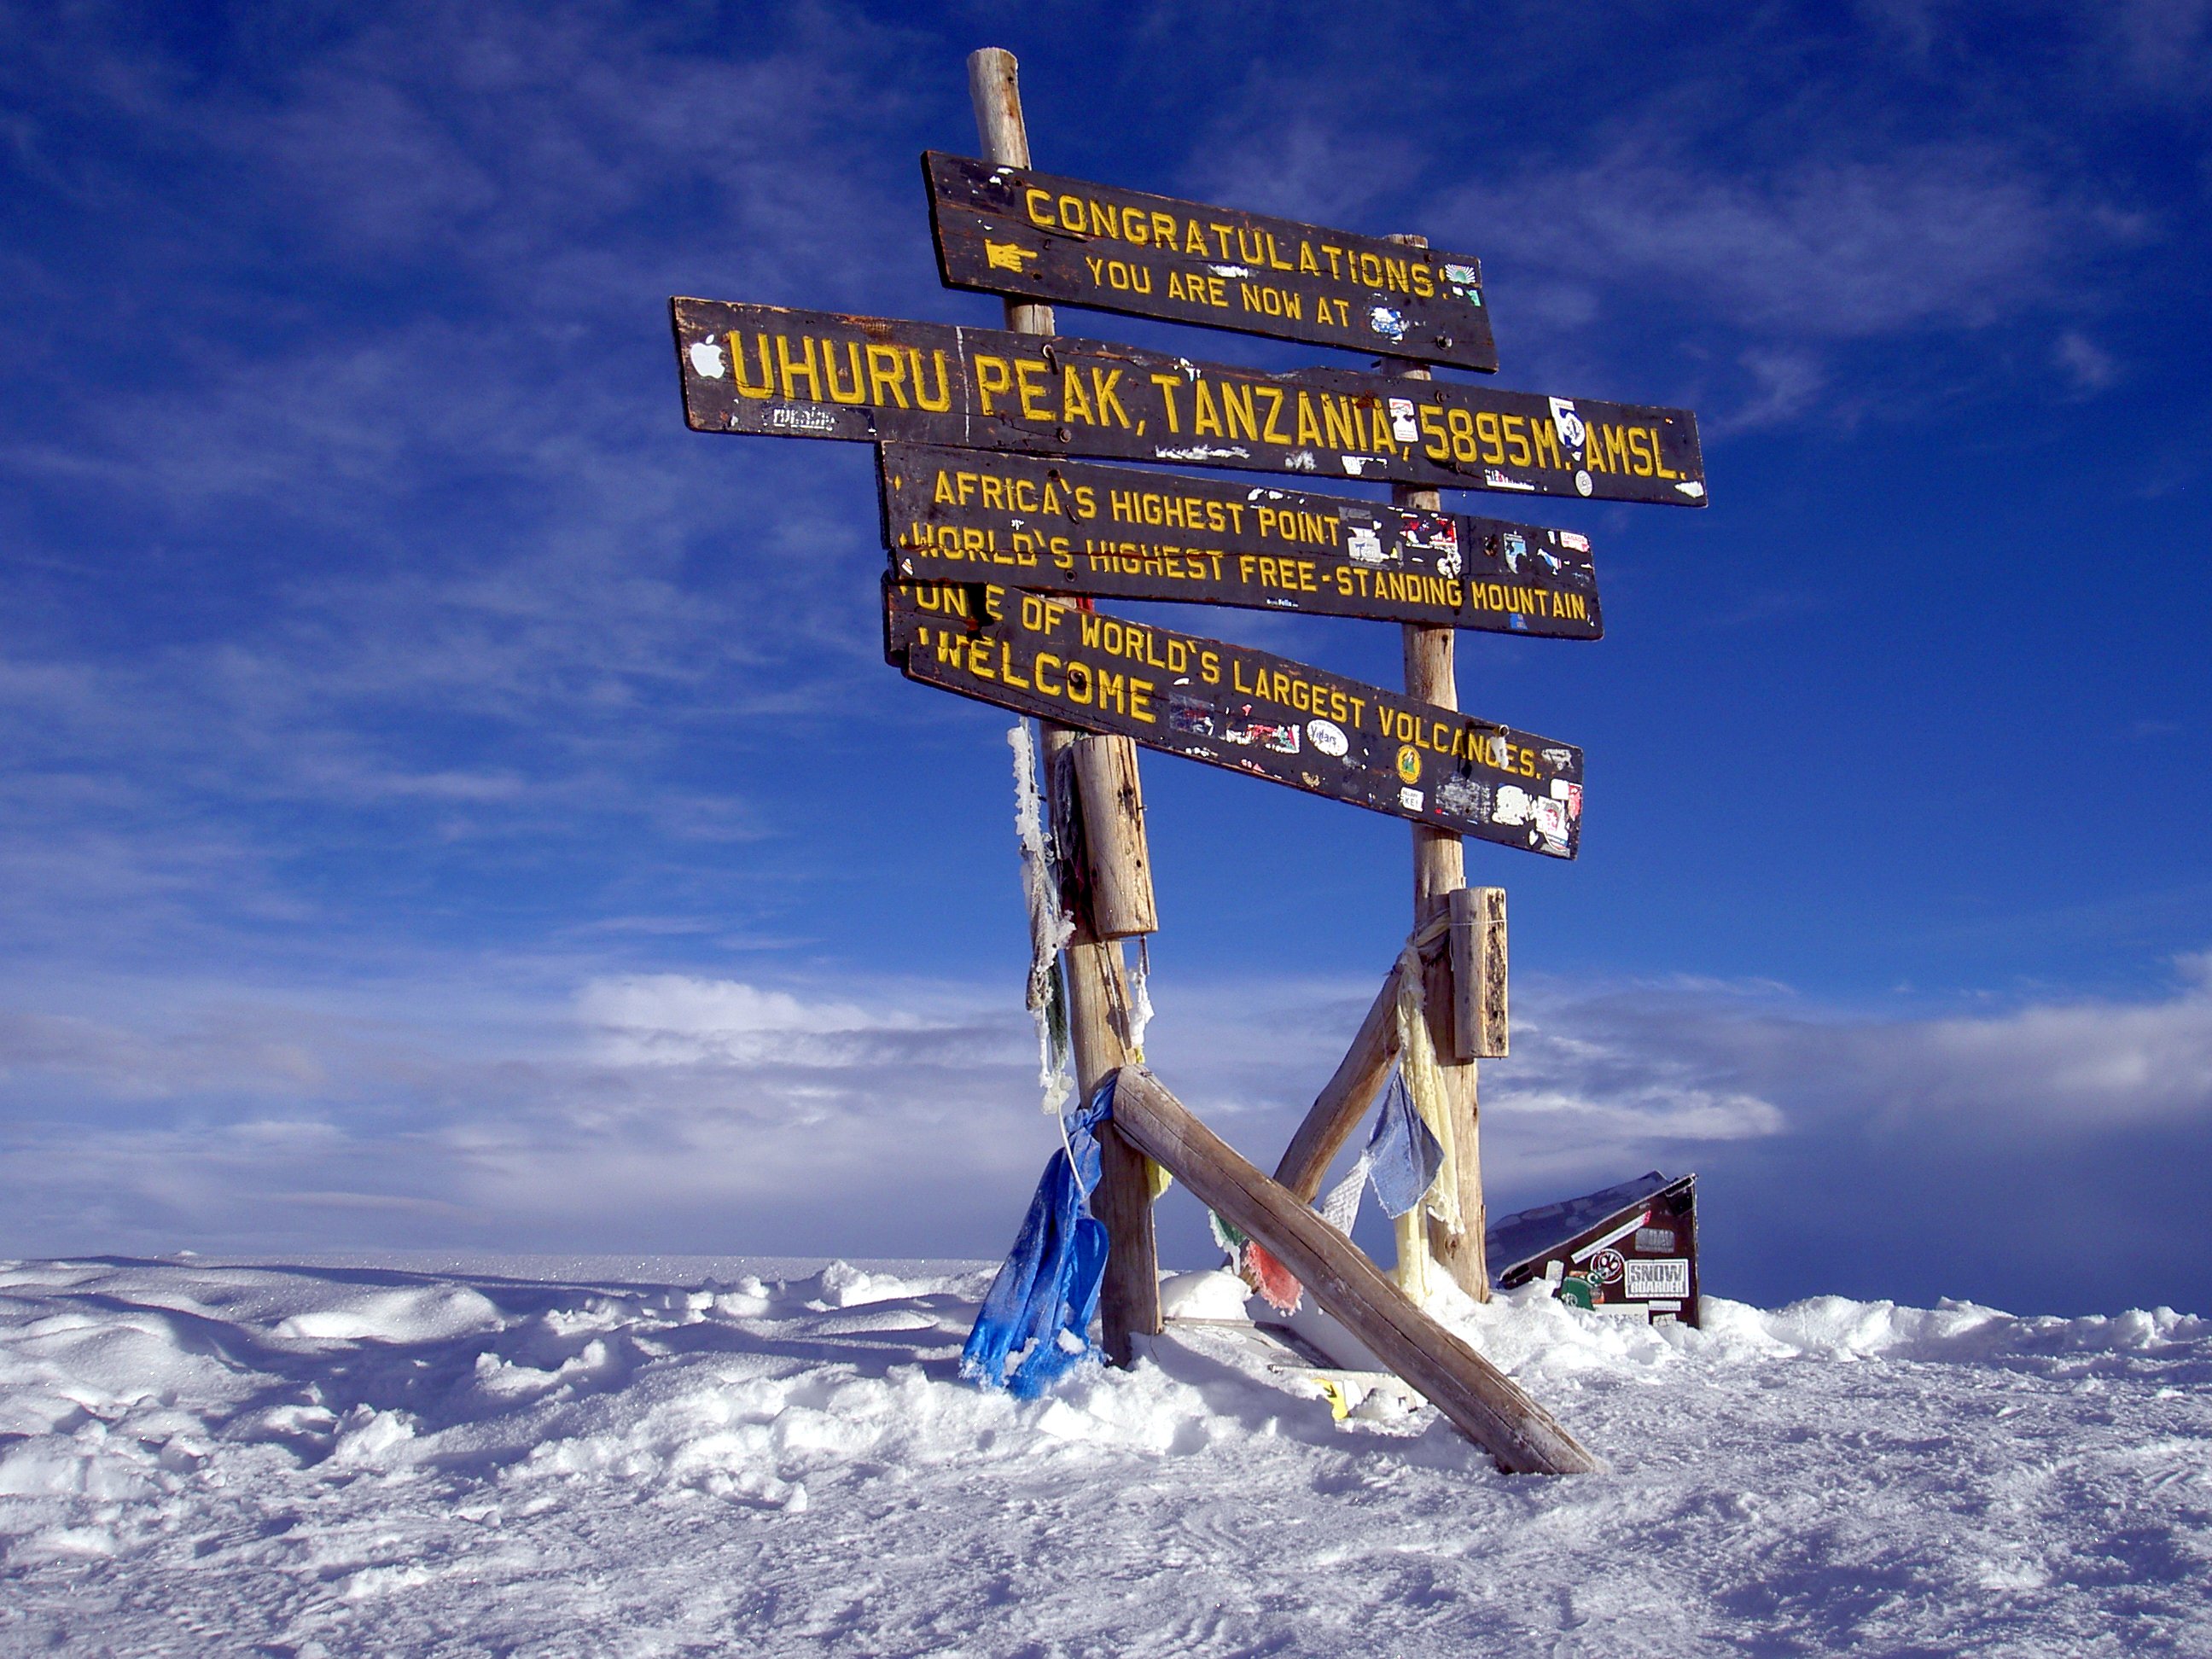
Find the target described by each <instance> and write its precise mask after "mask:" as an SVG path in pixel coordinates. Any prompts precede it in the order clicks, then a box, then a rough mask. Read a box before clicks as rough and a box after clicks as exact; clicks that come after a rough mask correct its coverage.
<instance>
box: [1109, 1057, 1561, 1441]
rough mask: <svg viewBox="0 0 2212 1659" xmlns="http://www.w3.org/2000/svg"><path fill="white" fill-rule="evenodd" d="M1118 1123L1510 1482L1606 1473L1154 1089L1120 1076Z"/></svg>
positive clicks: (1154, 1084)
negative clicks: (1261, 1250) (1414, 1390)
mask: <svg viewBox="0 0 2212 1659" xmlns="http://www.w3.org/2000/svg"><path fill="white" fill-rule="evenodd" d="M1114 1121H1115V1124H1116V1125H1117V1126H1118V1127H1120V1130H1121V1134H1122V1135H1123V1136H1124V1137H1125V1138H1126V1139H1128V1140H1129V1141H1131V1142H1132V1143H1133V1144H1134V1145H1135V1146H1138V1147H1139V1149H1140V1150H1142V1151H1143V1152H1146V1154H1147V1155H1148V1156H1150V1157H1152V1158H1156V1159H1158V1161H1159V1163H1160V1164H1162V1165H1164V1167H1165V1168H1166V1169H1167V1170H1168V1172H1169V1173H1170V1174H1171V1175H1173V1176H1175V1177H1176V1180H1178V1181H1180V1182H1182V1183H1183V1185H1184V1186H1186V1187H1188V1188H1189V1189H1190V1190H1191V1192H1192V1194H1194V1195H1195V1196H1196V1197H1197V1199H1198V1200H1199V1201H1200V1203H1202V1204H1205V1205H1207V1206H1211V1207H1212V1210H1213V1212H1214V1213H1215V1214H1217V1215H1218V1216H1220V1217H1221V1218H1223V1219H1224V1220H1225V1221H1227V1222H1229V1223H1230V1224H1231V1225H1233V1226H1235V1227H1237V1228H1239V1229H1241V1230H1242V1231H1243V1232H1245V1233H1246V1234H1248V1235H1249V1237H1253V1238H1255V1239H1257V1240H1258V1241H1259V1242H1260V1243H1261V1245H1262V1246H1264V1247H1265V1248H1266V1249H1267V1250H1268V1251H1269V1252H1270V1253H1271V1254H1272V1255H1274V1257H1275V1258H1276V1259H1277V1260H1278V1261H1281V1262H1282V1264H1283V1265H1284V1266H1285V1267H1288V1268H1289V1269H1290V1270H1291V1272H1292V1273H1295V1274H1296V1275H1297V1278H1298V1281H1299V1283H1301V1284H1302V1285H1304V1286H1305V1287H1306V1289H1307V1291H1310V1293H1311V1294H1312V1296H1313V1298H1314V1300H1315V1301H1316V1302H1318V1303H1319V1304H1321V1305H1322V1307H1323V1308H1325V1309H1327V1310H1328V1312H1329V1313H1331V1314H1332V1315H1334V1316H1335V1317H1336V1319H1337V1320H1338V1321H1339V1322H1340V1323H1342V1325H1343V1326H1344V1328H1346V1330H1348V1331H1350V1332H1351V1333H1352V1334H1353V1335H1354V1336H1356V1337H1358V1339H1359V1340H1360V1341H1362V1342H1364V1343H1365V1344H1366V1345H1367V1346H1368V1348H1369V1349H1370V1351H1371V1352H1373V1353H1374V1354H1375V1356H1376V1358H1379V1359H1381V1360H1382V1361H1383V1364H1386V1365H1388V1366H1389V1368H1390V1369H1391V1370H1393V1371H1395V1372H1396V1373H1397V1374H1398V1375H1399V1376H1402V1377H1403V1378H1405V1379H1406V1381H1407V1382H1408V1383H1412V1384H1413V1387H1415V1388H1417V1389H1419V1390H1420V1391H1421V1393H1422V1394H1423V1395H1425V1396H1426V1397H1427V1398H1428V1399H1429V1401H1431V1403H1432V1404H1434V1405H1435V1407H1437V1410H1438V1411H1440V1412H1442V1413H1443V1414H1444V1415H1445V1416H1446V1417H1447V1418H1449V1419H1451V1421H1452V1423H1453V1425H1455V1426H1456V1427H1457V1428H1458V1429H1459V1431H1460V1432H1461V1433H1462V1434H1464V1435H1466V1436H1467V1437H1468V1439H1470V1440H1472V1441H1474V1443H1476V1444H1477V1445H1479V1446H1480V1447H1481V1448H1482V1449H1484V1450H1486V1451H1487V1452H1488V1453H1489V1454H1490V1455H1492V1457H1494V1458H1496V1459H1497V1460H1498V1468H1501V1469H1504V1471H1505V1472H1506V1473H1507V1474H1591V1473H1594V1472H1595V1471H1597V1470H1599V1469H1601V1468H1603V1467H1604V1466H1603V1465H1602V1464H1601V1463H1600V1462H1598V1461H1597V1459H1596V1458H1595V1457H1593V1456H1591V1455H1590V1454H1589V1452H1588V1451H1586V1450H1584V1449H1583V1447H1582V1445H1581V1444H1580V1443H1578V1442H1577V1440H1576V1439H1575V1437H1573V1436H1572V1435H1571V1434H1569V1433H1568V1432H1567V1431H1566V1430H1565V1429H1564V1428H1562V1427H1561V1426H1560V1425H1559V1423H1558V1422H1557V1421H1555V1420H1554V1419H1553V1417H1552V1416H1551V1414H1550V1413H1548V1412H1547V1411H1545V1409H1544V1408H1543V1407H1541V1406H1539V1405H1538V1404H1537V1403H1536V1402H1535V1401H1533V1400H1531V1399H1530V1398H1529V1397H1528V1395H1526V1394H1524V1393H1522V1390H1521V1389H1520V1388H1519V1387H1518V1386H1517V1385H1516V1383H1514V1382H1513V1380H1512V1379H1511V1378H1510V1377H1509V1376H1506V1375H1505V1374H1504V1372H1502V1371H1500V1370H1498V1368H1497V1367H1496V1366H1494V1365H1492V1364H1491V1363H1490V1362H1489V1361H1488V1360H1486V1359H1485V1358H1483V1357H1482V1356H1481V1355H1480V1354H1479V1353H1477V1352H1475V1351H1474V1349H1473V1348H1470V1347H1469V1346H1467V1344H1466V1343H1464V1342H1462V1341H1461V1340H1459V1339H1458V1338H1457V1337H1455V1336H1454V1335H1453V1334H1451V1333H1450V1332H1449V1331H1448V1330H1446V1329H1445V1328H1443V1326H1441V1325H1439V1324H1437V1322H1436V1321H1434V1320H1432V1319H1431V1318H1430V1317H1429V1316H1427V1315H1426V1314H1425V1313H1423V1312H1422V1311H1421V1310H1419V1308H1417V1307H1415V1306H1414V1305H1413V1303H1412V1302H1410V1301H1408V1300H1407V1297H1406V1295H1405V1293H1404V1292H1403V1291H1401V1290H1399V1288H1398V1287H1397V1286H1396V1285H1393V1284H1392V1283H1391V1282H1390V1281H1389V1279H1386V1278H1384V1277H1383V1274H1382V1273H1380V1272H1378V1271H1377V1270H1376V1267H1375V1264H1374V1263H1373V1262H1371V1261H1369V1260H1368V1259H1367V1258H1366V1257H1365V1256H1364V1255H1362V1254H1361V1253H1360V1252H1359V1250H1358V1249H1357V1248H1356V1247H1355V1246H1354V1245H1353V1244H1352V1241H1351V1240H1349V1239H1347V1238H1346V1237H1344V1236H1343V1235H1342V1234H1341V1233H1340V1232H1338V1231H1336V1229H1335V1228H1334V1227H1332V1226H1330V1225H1328V1223H1327V1222H1326V1221H1323V1220H1322V1218H1321V1217H1320V1216H1318V1215H1316V1213H1315V1212H1313V1210H1312V1209H1311V1208H1310V1206H1308V1205H1307V1204H1306V1203H1305V1202H1304V1200H1301V1199H1299V1198H1298V1197H1297V1195H1296V1194H1293V1193H1291V1192H1290V1191H1288V1190H1287V1189H1286V1188H1284V1187H1283V1186H1282V1185H1281V1184H1280V1183H1279V1182H1273V1181H1270V1180H1269V1179H1268V1178H1267V1176H1264V1175H1262V1174H1261V1173H1260V1171H1259V1170H1256V1169H1255V1168H1254V1167H1253V1166H1252V1165H1251V1164H1249V1163H1247V1162H1246V1161H1245V1160H1244V1159H1243V1158H1240V1157H1239V1156H1237V1152H1236V1151H1235V1149H1233V1148H1232V1147H1231V1146H1229V1145H1228V1143H1227V1142H1225V1141H1224V1140H1223V1139H1221V1137H1220V1136H1218V1135H1217V1134H1215V1133H1213V1132H1212V1130H1211V1129H1209V1128H1207V1127H1206V1125H1204V1124H1203V1123H1201V1122H1200V1121H1198V1119H1197V1118H1195V1117H1194V1116H1193V1115H1191V1112H1190V1110H1189V1109H1188V1108H1187V1107H1186V1106H1184V1105H1183V1103H1182V1102H1181V1101H1179V1100H1177V1099H1176V1097H1174V1096H1173V1095H1171V1094H1170V1093H1169V1092H1168V1091H1167V1090H1166V1089H1165V1088H1164V1087H1163V1086H1161V1084H1160V1082H1159V1079H1157V1078H1155V1077H1154V1076H1152V1073H1149V1072H1146V1071H1143V1070H1140V1069H1139V1068H1137V1067H1135V1066H1125V1067H1124V1068H1123V1069H1122V1070H1121V1073H1120V1075H1119V1076H1118V1077H1117V1078H1116V1079H1115V1085H1114Z"/></svg>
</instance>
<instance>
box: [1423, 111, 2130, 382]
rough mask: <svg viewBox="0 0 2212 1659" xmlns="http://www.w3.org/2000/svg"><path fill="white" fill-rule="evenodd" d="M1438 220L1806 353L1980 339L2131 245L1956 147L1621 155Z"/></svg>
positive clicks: (2101, 219) (2069, 203) (2006, 167)
mask: <svg viewBox="0 0 2212 1659" xmlns="http://www.w3.org/2000/svg"><path fill="white" fill-rule="evenodd" d="M1438 205H1439V209H1440V216H1441V218H1442V221H1443V223H1445V224H1446V225H1448V226H1450V227H1453V228H1455V231H1459V234H1462V235H1466V236H1472V235H1474V234H1475V233H1476V232H1478V231H1480V233H1481V234H1483V235H1484V236H1486V238H1487V239H1488V240H1490V241H1491V242H1492V243H1493V244H1496V245H1498V246H1510V247H1512V248H1514V249H1515V250H1516V254H1515V257H1516V259H1519V260H1522V261H1524V262H1526V263H1527V264H1531V265H1534V266H1538V267H1548V268H1550V269H1553V270H1559V271H1560V272H1563V273H1568V274H1570V275H1578V276H1602V277H1603V278H1604V280H1606V281H1607V283H1611V284H1613V285H1616V286H1627V285H1633V284H1638V283H1645V284H1650V283H1656V284H1659V285H1661V286H1662V288H1663V290H1664V292H1665V294H1666V295H1667V297H1668V300H1669V301H1670V302H1671V303H1675V304H1684V305H1690V306H1693V307H1697V308H1698V309H1699V310H1715V311H1718V312H1720V313H1723V315H1726V316H1729V317H1730V318H1731V319H1733V320H1734V321H1735V322H1736V323H1737V324H1739V325H1742V326H1745V327H1748V328H1752V329H1754V330H1759V331H1780V332H1784V333H1787V334H1789V335H1790V336H1793V337H1802V338H1809V339H1820V338H1831V339H1832V338H1848V337H1864V336H1872V335H1880V334H1888V333H1893V332H1898V331H1905V330H1909V329H1912V328H1916V327H1918V326H1920V325H1924V324H1928V323H1930V322H1942V323H1949V324H1954V325H1958V324H1963V325H1969V326H1975V325H1984V324H1987V323H1989V322H1991V321H1993V320H1995V319H1997V318H1999V317H2001V316H2003V315H2006V314H2008V313H2010V312H2012V311H2014V310H2015V309H2017V308H2018V307H2021V306H2022V305H2025V304H2027V303H2030V302H2032V301H2036V300H2039V299H2043V298H2046V297H2048V296H2049V295H2051V294H2052V293H2054V292H2055V291H2056V289H2057V283H2058V282H2059V280H2060V278H2059V273H2060V272H2061V271H2062V270H2065V269H2067V268H2069V259H2072V260H2078V258H2079V257H2080V253H2081V249H2082V248H2083V247H2084V246H2104V245H2107V244H2109V243H2111V242H2112V240H2115V239H2119V238H2124V237H2127V236H2130V235H2133V234H2136V232H2137V230H2138V229H2139V227H2138V226H2137V225H2136V222H2134V221H2133V220H2132V219H2131V218H2130V217H2129V216H2126V215H2124V214H2122V213H2118V212H2116V211H2114V210H2111V209H2109V208H2106V207H2104V206H2102V205H2100V204H2095V203H2093V202H2088V201H2084V200H2081V199H2078V198H2075V197H2072V196H2069V194H2067V193H2066V192H2064V191H2061V190H2060V189H2058V188H2057V187H2056V186H2054V185H2051V183H2049V182H2048V181H2047V180H2045V179H2043V178H2041V177H2039V175H2037V174H2036V173H2033V172H2032V171H2030V170H2028V169H2027V168H2026V167H2022V166H2021V165H2019V164H2018V163H2016V162H2015V161H2013V160H2012V159H2011V158H2009V157H2008V156H2006V155H2003V154H2002V153H2001V152H1999V151H1996V150H1994V149H1988V148H1985V147H1980V146H1975V145H1968V144H1954V145H1950V146H1944V147H1932V148H1925V149H1917V150H1906V151H1899V152H1896V153H1893V154H1892V155H1888V156H1886V157H1884V158H1882V159H1881V160H1880V161H1860V160H1844V159H1830V158H1823V157H1820V156H1811V157H1806V158H1802V159H1800V160H1797V161H1793V162H1790V163H1789V164H1787V165H1785V166H1784V167H1778V168H1776V169H1774V170H1772V171H1770V172H1767V173H1764V174H1760V173H1749V174H1747V173H1743V172H1741V171H1738V170H1731V171H1729V172H1727V173H1723V172H1720V171H1718V170H1717V169H1713V168H1710V167H1704V166H1701V165H1699V164H1697V163H1695V162H1692V161H1690V160H1688V159H1687V158H1686V157H1684V156H1682V155H1679V154H1670V152H1669V149H1668V146H1666V145H1665V144H1664V143H1659V144H1654V143H1649V142H1646V141H1644V140H1643V139H1638V140H1636V141H1634V142H1630V143H1623V144H1621V145H1620V146H1619V147H1618V148H1616V149H1613V151H1611V152H1610V153H1609V154H1607V155H1602V156H1600V157H1599V158H1597V159H1595V160H1594V161H1589V162H1586V163H1583V164H1582V165H1580V166H1576V167H1565V168H1547V169H1543V170H1531V171H1529V172H1528V173H1524V174H1523V175H1522V177H1521V178H1519V179H1516V180H1511V181H1508V182H1505V183H1503V184H1500V185H1476V186H1472V187H1469V188H1468V189H1466V190H1463V191H1459V192H1457V193H1455V194H1454V195H1452V196H1449V197H1445V198H1444V199H1443V201H1442V202H1440V203H1439V204H1438ZM1462 227H1463V228H1464V229H1463V230H1462V229H1461V228H1462ZM2062 252H2066V253H2067V254H2068V258H2060V257H2059V256H2060V255H2061V253H2062Z"/></svg>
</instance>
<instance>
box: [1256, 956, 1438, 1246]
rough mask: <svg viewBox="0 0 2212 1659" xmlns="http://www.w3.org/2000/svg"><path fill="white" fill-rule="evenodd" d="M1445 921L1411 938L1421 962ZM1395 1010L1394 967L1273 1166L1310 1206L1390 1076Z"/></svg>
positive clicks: (1395, 1047)
mask: <svg viewBox="0 0 2212 1659" xmlns="http://www.w3.org/2000/svg"><path fill="white" fill-rule="evenodd" d="M1448 920H1449V919H1448V917H1446V916H1443V915H1438V916H1435V917H1432V918H1431V920H1430V922H1429V925H1428V926H1427V927H1423V928H1422V929H1420V930H1419V932H1418V933H1415V934H1414V935H1413V945H1414V948H1415V949H1416V950H1418V951H1420V952H1421V953H1422V954H1423V955H1424V956H1426V955H1428V954H1430V953H1431V952H1432V951H1435V950H1436V949H1437V946H1438V945H1439V943H1440V941H1442V940H1443V938H1444V931H1445V927H1446V925H1447V921H1448ZM1397 1006H1398V969H1396V967H1395V966H1393V967H1392V968H1391V969H1390V971H1389V973H1387V974H1385V975H1383V988H1382V989H1381V990H1379V991H1377V992H1376V994H1375V1000H1374V1001H1373V1002H1372V1003H1371V1004H1370V1005H1369V1006H1368V1009H1367V1017H1366V1018H1364V1019H1363V1020H1361V1021H1360V1022H1359V1030H1358V1033H1357V1034H1355V1035H1354V1036H1353V1037H1352V1046H1351V1048H1347V1049H1346V1050H1345V1053H1344V1058H1343V1059H1342V1060H1339V1061H1338V1062H1337V1067H1336V1074H1335V1075H1334V1076H1333V1077H1332V1078H1330V1079H1329V1080H1328V1084H1327V1085H1325V1086H1324V1087H1323V1088H1322V1091H1321V1093H1320V1094H1318V1095H1316V1097H1314V1103H1313V1104H1312V1105H1311V1106H1310V1107H1309V1108H1308V1109H1307V1110H1306V1115H1305V1121H1304V1122H1302V1123H1300V1124H1299V1125H1298V1129H1297V1133H1296V1134H1294V1135H1292V1136H1291V1144H1290V1145H1289V1146H1287V1147H1286V1148H1285V1149H1284V1152H1283V1161H1282V1162H1281V1163H1279V1164H1277V1165H1276V1166H1275V1179H1276V1180H1277V1181H1279V1182H1282V1184H1283V1185H1284V1186H1285V1187H1288V1188H1290V1189H1291V1191H1292V1192H1294V1193H1296V1194H1297V1195H1298V1196H1299V1197H1300V1198H1302V1199H1304V1200H1306V1202H1307V1203H1309V1204H1310V1203H1312V1202H1313V1200H1314V1199H1315V1197H1316V1195H1317V1194H1319V1193H1320V1192H1321V1183H1322V1176H1325V1175H1327V1174H1328V1166H1329V1165H1330V1164H1333V1163H1334V1162H1335V1161H1336V1155H1337V1153H1339V1152H1341V1151H1343V1150H1344V1143H1345V1142H1346V1140H1347V1139H1350V1138H1351V1134H1352V1131H1353V1130H1354V1129H1356V1128H1358V1127H1359V1120H1360V1119H1361V1118H1362V1117H1364V1116H1365V1115H1366V1113H1367V1108H1368V1106H1369V1105H1370V1103H1372V1102H1373V1101H1374V1098H1375V1091H1376V1090H1377V1089H1380V1088H1381V1087H1382V1086H1383V1079H1385V1078H1387V1077H1389V1075H1390V1065H1391V1062H1392V1061H1394V1060H1396V1059H1397V1058H1398V1022H1397V1018H1396V1011H1397Z"/></svg>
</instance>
